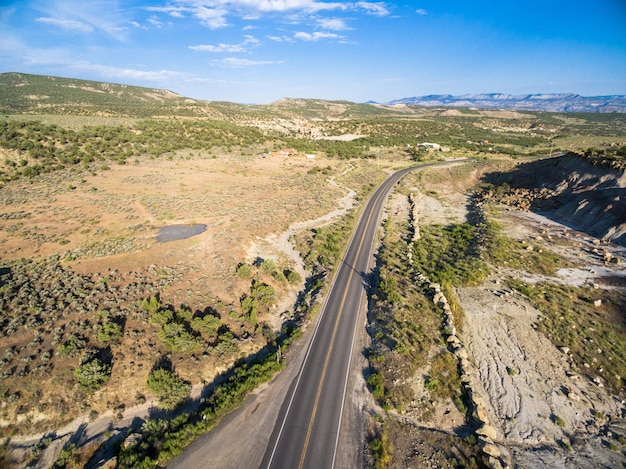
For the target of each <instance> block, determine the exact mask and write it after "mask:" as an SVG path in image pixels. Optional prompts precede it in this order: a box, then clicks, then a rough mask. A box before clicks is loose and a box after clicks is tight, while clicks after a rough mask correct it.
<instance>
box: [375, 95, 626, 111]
mask: <svg viewBox="0 0 626 469" xmlns="http://www.w3.org/2000/svg"><path fill="white" fill-rule="evenodd" d="M385 104H386V105H388V106H394V105H399V104H411V105H416V106H430V107H433V106H434V107H438V106H446V107H463V108H479V109H512V110H516V111H551V112H626V96H624V95H613V96H580V95H577V94H571V93H557V94H525V95H510V94H502V93H488V94H466V95H462V96H452V95H449V94H433V95H428V96H417V97H413V98H402V99H396V100H394V101H390V102H388V103H385Z"/></svg>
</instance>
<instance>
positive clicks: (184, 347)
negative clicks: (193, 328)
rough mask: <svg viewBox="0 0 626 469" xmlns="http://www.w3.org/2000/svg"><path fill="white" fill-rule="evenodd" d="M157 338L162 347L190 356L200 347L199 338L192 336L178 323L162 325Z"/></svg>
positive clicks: (200, 341)
mask: <svg viewBox="0 0 626 469" xmlns="http://www.w3.org/2000/svg"><path fill="white" fill-rule="evenodd" d="M158 336H159V338H160V339H161V341H162V342H163V346H164V347H165V348H166V349H168V350H171V351H172V352H179V353H185V354H189V355H191V354H192V353H195V352H197V351H198V350H200V348H201V347H202V340H201V339H200V337H197V336H195V335H193V334H192V333H191V332H189V331H188V330H187V329H186V326H185V325H184V324H181V323H178V322H168V323H166V324H163V328H162V329H161V330H160V331H159V332H158Z"/></svg>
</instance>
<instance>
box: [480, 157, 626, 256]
mask: <svg viewBox="0 0 626 469" xmlns="http://www.w3.org/2000/svg"><path fill="white" fill-rule="evenodd" d="M605 163H606V162H603V161H602V160H598V159H590V158H586V157H583V156H581V155H578V154H574V153H568V154H566V155H563V156H559V157H555V158H548V159H543V160H538V161H533V162H530V163H524V164H520V165H519V166H517V167H516V168H515V169H514V170H512V171H509V172H498V173H490V174H487V175H485V176H484V180H485V181H486V182H489V183H491V184H493V185H494V189H492V190H489V191H487V192H486V193H485V194H484V195H483V196H485V197H495V198H497V199H498V200H499V201H500V202H503V203H506V204H509V205H515V206H519V207H521V208H524V209H529V210H532V211H536V212H540V213H542V214H543V215H546V216H548V217H550V218H553V219H554V220H556V221H559V222H560V223H563V224H566V225H569V226H571V227H572V228H574V229H577V230H580V231H584V232H586V233H589V234H590V235H592V236H595V237H597V238H600V239H602V240H604V241H610V242H614V243H618V244H622V245H625V246H626V174H625V171H624V169H623V168H616V167H614V166H615V165H613V166H612V165H610V164H605Z"/></svg>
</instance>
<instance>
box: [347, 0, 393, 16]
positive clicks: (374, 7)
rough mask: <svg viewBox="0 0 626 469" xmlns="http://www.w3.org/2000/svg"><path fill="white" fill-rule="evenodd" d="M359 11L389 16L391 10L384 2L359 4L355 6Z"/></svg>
mask: <svg viewBox="0 0 626 469" xmlns="http://www.w3.org/2000/svg"><path fill="white" fill-rule="evenodd" d="M355 5H356V6H357V7H358V8H359V9H361V10H364V11H365V12H366V13H369V14H371V15H376V16H387V15H388V14H389V10H388V9H387V5H386V4H385V3H383V2H376V3H372V2H357V3H356V4H355Z"/></svg>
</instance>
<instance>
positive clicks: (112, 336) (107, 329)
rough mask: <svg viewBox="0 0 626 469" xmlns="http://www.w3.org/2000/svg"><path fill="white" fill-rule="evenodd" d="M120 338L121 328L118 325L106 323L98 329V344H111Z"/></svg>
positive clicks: (110, 322)
mask: <svg viewBox="0 0 626 469" xmlns="http://www.w3.org/2000/svg"><path fill="white" fill-rule="evenodd" d="M121 337H122V328H121V327H120V325H119V324H117V323H115V322H112V321H107V322H105V323H103V324H102V325H101V326H100V327H99V328H98V342H112V341H115V340H119V339H120V338H121Z"/></svg>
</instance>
